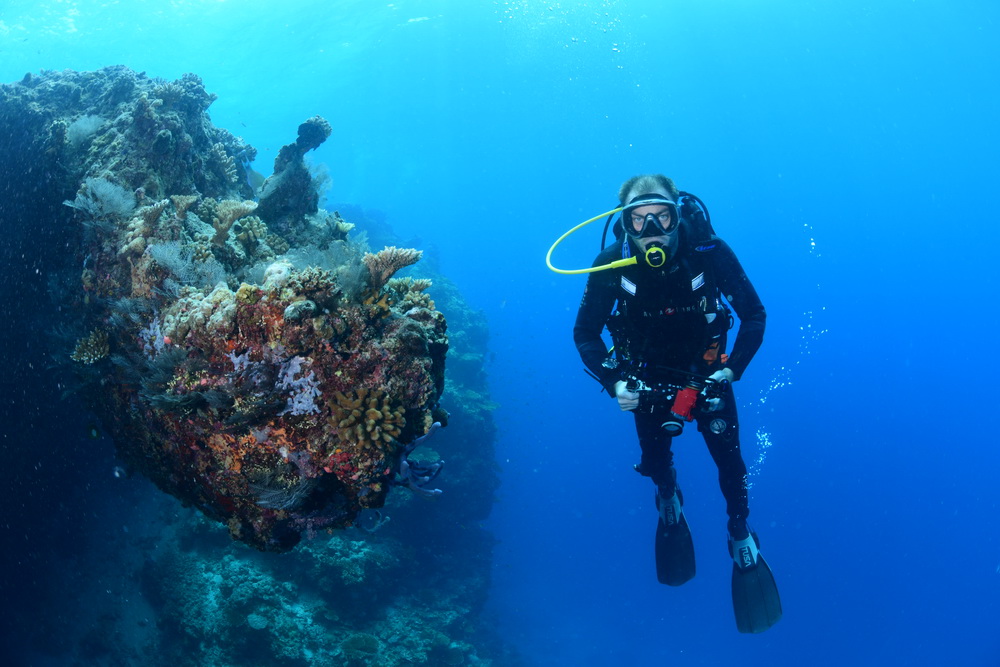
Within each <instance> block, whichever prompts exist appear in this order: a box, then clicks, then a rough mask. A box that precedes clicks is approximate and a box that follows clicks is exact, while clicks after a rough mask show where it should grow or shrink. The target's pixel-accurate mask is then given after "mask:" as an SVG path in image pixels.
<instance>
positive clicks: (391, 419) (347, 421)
mask: <svg viewBox="0 0 1000 667" xmlns="http://www.w3.org/2000/svg"><path fill="white" fill-rule="evenodd" d="M333 397H334V402H333V404H332V405H331V406H330V408H331V411H332V412H333V416H332V417H331V418H330V424H331V425H332V426H335V427H336V428H337V432H338V435H339V437H340V438H341V440H346V441H348V442H356V443H357V444H358V446H359V447H360V448H361V449H364V450H374V451H381V452H386V453H391V452H392V450H393V449H394V443H395V438H397V437H399V434H400V432H401V430H402V428H403V427H404V426H406V418H405V417H404V416H403V408H402V406H400V405H398V404H397V405H393V404H392V401H391V400H390V398H389V396H387V395H386V394H384V393H382V392H379V391H369V390H367V389H359V390H358V391H356V392H351V394H350V396H348V395H345V394H344V393H343V392H339V391H338V392H336V393H335V394H334V395H333Z"/></svg>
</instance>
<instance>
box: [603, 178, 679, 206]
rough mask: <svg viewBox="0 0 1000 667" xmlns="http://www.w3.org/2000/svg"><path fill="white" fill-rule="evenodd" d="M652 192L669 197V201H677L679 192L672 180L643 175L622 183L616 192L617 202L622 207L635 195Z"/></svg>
mask: <svg viewBox="0 0 1000 667" xmlns="http://www.w3.org/2000/svg"><path fill="white" fill-rule="evenodd" d="M654 192H657V193H660V194H665V195H669V196H670V198H671V199H673V200H674V201H677V198H678V197H679V196H680V191H679V190H678V189H677V186H676V185H674V182H673V180H671V179H669V178H667V177H666V176H664V175H663V174H643V175H641V176H633V177H632V178H630V179H628V180H627V181H625V182H624V183H622V187H621V189H619V190H618V201H619V202H621V205H622V206H625V205H626V204H628V202H629V200H630V199H633V198H634V197H635V196H637V195H648V194H652V193H654Z"/></svg>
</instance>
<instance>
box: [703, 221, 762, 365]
mask: <svg viewBox="0 0 1000 667" xmlns="http://www.w3.org/2000/svg"><path fill="white" fill-rule="evenodd" d="M713 255H714V258H715V261H716V276H717V277H718V278H717V280H718V284H719V289H721V290H722V294H723V296H725V297H726V301H728V302H729V303H730V304H731V305H732V306H733V310H735V311H736V316H737V317H739V318H740V328H739V332H738V333H737V334H736V342H734V343H733V351H732V352H731V353H730V355H729V362H728V363H727V364H726V365H727V367H728V368H729V369H731V370H732V371H733V377H734V378H735V379H737V380H739V379H740V378H741V377H742V376H743V371H745V370H746V369H747V366H748V365H749V364H750V360H751V359H753V356H754V354H756V353H757V349H758V348H759V347H760V344H761V343H762V342H763V341H764V323H765V320H766V317H767V314H766V313H765V312H764V304H762V303H761V301H760V297H758V296H757V290H755V289H754V287H753V284H751V282H750V279H749V278H747V274H746V272H744V271H743V267H742V266H740V261H739V260H738V259H736V254H735V253H734V252H733V251H732V248H730V247H729V246H728V245H727V244H726V243H725V241H722V240H721V239H720V240H719V245H718V247H716V249H715V250H714V251H713Z"/></svg>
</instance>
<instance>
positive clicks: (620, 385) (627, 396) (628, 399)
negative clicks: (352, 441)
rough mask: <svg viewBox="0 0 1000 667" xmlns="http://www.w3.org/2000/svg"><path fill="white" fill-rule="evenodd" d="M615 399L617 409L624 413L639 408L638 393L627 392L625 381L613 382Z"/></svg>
mask: <svg viewBox="0 0 1000 667" xmlns="http://www.w3.org/2000/svg"><path fill="white" fill-rule="evenodd" d="M615 398H617V399H618V407H620V408H621V409H622V410H624V411H626V412H627V411H629V410H635V409H636V408H637V407H639V392H637V391H629V390H628V383H627V382H625V380H619V381H618V382H615Z"/></svg>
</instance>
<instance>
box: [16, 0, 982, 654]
mask: <svg viewBox="0 0 1000 667" xmlns="http://www.w3.org/2000/svg"><path fill="white" fill-rule="evenodd" d="M114 64H124V65H127V66H129V67H131V68H133V69H135V70H138V71H142V70H144V71H146V72H147V73H148V74H149V75H150V76H156V77H161V78H164V79H168V80H172V79H175V78H178V77H180V76H181V75H182V74H184V73H185V72H195V73H197V74H198V75H200V76H201V77H202V78H203V79H204V81H205V84H206V87H207V89H208V90H209V91H211V92H214V93H216V94H218V95H219V99H218V101H217V102H216V103H215V104H214V105H213V106H212V108H211V109H210V113H211V116H212V119H213V121H214V122H215V123H216V124H217V125H219V126H221V127H225V128H228V129H229V130H231V131H232V132H233V133H234V134H238V135H241V136H243V137H244V138H245V139H247V140H248V141H249V142H250V143H251V144H253V145H254V146H256V147H257V148H258V149H259V150H260V157H259V158H258V162H257V163H256V166H258V167H259V168H260V169H261V170H262V171H267V167H268V166H269V165H270V163H271V160H272V159H273V157H274V155H275V153H276V150H277V149H278V148H279V147H280V146H281V145H282V144H284V143H287V142H288V141H289V140H290V139H291V138H292V137H293V136H294V131H295V128H296V126H297V125H298V123H300V122H302V121H303V120H305V119H306V118H308V117H309V116H312V115H314V114H320V115H322V116H324V117H325V118H327V119H328V120H329V121H330V122H331V124H332V125H333V127H334V135H333V136H332V137H331V139H330V141H328V142H327V143H326V144H325V145H324V146H323V147H322V148H321V149H320V150H319V151H317V153H316V155H315V162H317V163H323V164H325V166H326V169H327V170H328V173H329V175H330V178H331V181H332V186H331V189H330V192H329V194H328V205H329V207H330V208H335V207H336V205H337V204H338V203H340V202H343V203H352V204H357V205H360V206H363V207H365V208H371V209H378V210H381V211H384V212H385V214H386V217H387V220H388V221H389V222H390V224H391V225H392V226H393V227H394V228H395V229H396V231H397V232H398V233H399V234H400V235H401V236H403V237H404V238H408V239H411V240H412V241H411V243H412V244H414V245H417V246H418V247H425V248H433V249H435V252H436V254H437V255H438V257H439V258H440V263H441V268H442V270H443V271H444V272H445V273H447V274H448V275H449V276H451V277H452V278H453V279H454V280H455V281H456V282H457V283H458V285H459V287H460V288H461V289H462V290H463V292H464V293H465V296H466V297H467V299H468V300H469V301H470V302H471V303H472V305H473V306H474V307H476V308H479V309H482V310H483V311H485V313H486V314H487V316H488V318H489V322H490V327H491V337H492V338H491V340H492V346H493V349H494V351H495V353H496V357H495V361H494V362H493V363H492V365H491V366H490V367H489V369H488V371H489V374H490V377H491V382H492V387H493V392H494V398H495V399H496V400H497V401H498V402H499V404H500V408H499V409H498V411H497V413H496V418H497V420H498V422H499V424H500V426H501V435H500V441H499V444H498V459H499V461H498V463H499V464H500V466H501V468H502V473H501V474H502V480H503V487H502V489H501V492H500V496H499V502H498V504H497V505H496V507H495V508H494V512H493V516H492V518H491V528H492V530H493V532H494V534H495V535H496V537H497V538H498V539H499V540H500V541H501V542H500V545H499V547H498V549H497V552H496V559H495V563H494V564H493V578H494V589H493V593H492V597H491V601H490V610H491V613H494V614H495V615H496V617H497V623H498V624H499V626H500V628H501V629H502V631H503V633H504V635H505V636H506V637H507V638H509V639H510V641H512V642H513V643H514V644H515V645H516V646H517V648H518V650H520V651H521V653H522V654H523V655H524V656H525V657H526V658H527V660H528V661H529V663H530V664H539V665H543V664H566V665H580V664H585V665H663V664H671V665H716V664H723V663H725V662H730V661H736V660H739V661H740V663H741V664H743V665H802V664H810V665H840V664H845V663H850V664H860V665H885V664H893V665H932V664H956V665H996V664H1000V633H998V631H997V628H998V624H1000V623H998V622H1000V603H998V600H1000V537H998V535H1000V525H998V521H997V515H998V500H1000V490H998V489H1000V484H998V480H997V470H998V469H1000V448H998V445H1000V438H998V437H997V427H996V424H997V420H998V417H1000V415H998V410H997V407H996V406H997V404H998V400H1000V392H998V390H997V388H996V384H995V379H994V378H995V375H996V368H997V362H996V361H995V359H994V358H993V350H992V348H993V339H992V336H993V335H994V334H995V332H996V331H997V330H998V325H1000V321H998V316H997V306H996V303H995V299H996V293H997V287H998V285H997V280H996V269H995V268H994V267H995V252H996V248H997V243H998V241H1000V234H998V231H997V230H998V222H1000V220H998V216H997V213H996V211H997V205H996V201H995V195H996V192H997V182H998V178H1000V168H998V165H997V155H998V154H1000V137H998V130H997V125H996V119H997V118H1000V85H998V83H1000V81H998V72H1000V7H998V6H997V5H996V4H995V3H990V2H983V1H976V0H969V1H967V2H961V3H956V2H943V1H929V0H913V1H910V0H905V1H904V0H884V1H882V2H877V3H876V2H870V1H862V0H844V1H842V2H838V3H822V2H811V1H805V2H793V1H791V0H781V1H779V0H758V1H757V2H749V1H746V2H722V1H719V0H713V1H699V2H695V1H693V0H685V1H681V2H652V1H650V2H613V1H606V2H580V3H573V2H549V3H534V2H529V1H528V0H524V1H522V2H485V1H479V2H472V1H470V2H462V3H459V2H457V1H454V0H453V1H451V2H446V1H444V0H438V1H433V2H416V1H413V0H402V1H398V2H394V3H391V4H381V3H371V2H362V1H360V0H356V1H352V2H344V1H338V2H332V3H331V2H304V1H294V0H285V1H283V2H280V3H272V2H257V1H243V2H234V1H230V2H221V1H213V2H209V1H199V0H174V1H173V2H155V3H154V2H138V1H136V2H129V3H103V2H88V1H83V0H80V1H77V2H71V1H67V2H57V1H52V0H46V1H39V0H32V1H31V2H27V1H23V0H6V1H5V3H4V6H3V8H2V9H0V81H4V82H12V81H16V80H19V79H20V78H21V77H22V76H23V75H24V73H25V72H29V71H31V72H37V71H38V70H40V69H63V68H71V69H76V70H91V69H97V68H99V67H103V66H107V65H114ZM650 171H654V172H664V173H666V174H668V175H670V176H672V177H673V178H674V179H675V180H676V181H677V183H678V185H679V186H680V187H681V188H682V189H685V190H689V191H692V192H695V193H697V194H698V195H699V196H701V197H702V198H703V199H704V200H705V201H706V202H707V203H708V205H709V207H710V208H711V211H712V213H713V221H714V222H715V226H716V229H717V231H718V232H719V234H720V235H722V236H723V237H724V238H725V239H726V240H727V241H728V242H729V243H730V245H731V246H732V247H733V248H734V249H735V250H736V252H737V254H738V255H739V257H740V259H741V261H742V263H743V266H744V267H745V268H746V270H747V272H748V274H749V276H750V278H751V279H752V281H753V282H754V284H755V285H756V287H757V290H758V292H759V293H760V295H761V297H762V299H763V301H764V303H765V305H766V307H767V309H768V330H767V334H766V337H765V343H764V346H763V347H762V348H761V350H760V352H759V353H758V355H757V357H756V358H755V360H754V362H753V363H752V365H751V367H750V369H749V371H748V372H747V374H746V375H745V376H744V379H743V380H742V381H741V382H740V383H739V384H738V385H737V387H736V388H737V393H738V396H739V397H740V405H741V410H742V422H743V426H742V431H743V434H744V436H743V438H744V450H745V458H746V459H747V462H748V464H750V465H751V467H752V469H753V471H754V474H753V477H752V484H753V487H752V489H751V511H752V516H751V522H752V523H753V524H754V526H755V527H756V529H757V530H758V532H759V533H760V536H761V540H762V547H763V551H764V553H765V554H766V555H767V557H768V559H769V562H770V563H771V565H772V567H773V569H774V570H775V572H776V575H777V577H778V583H779V586H780V587H781V592H782V596H783V603H784V610H785V616H784V618H783V620H782V621H781V622H780V623H779V624H778V625H777V626H775V627H774V628H773V629H771V630H769V631H768V632H767V633H766V634H763V635H760V636H743V635H739V634H738V633H737V632H736V631H735V627H734V623H733V619H732V611H731V606H730V600H729V590H728V587H729V570H730V565H729V563H728V555H727V553H726V547H725V513H724V506H723V502H722V498H721V494H720V493H719V491H718V488H717V486H716V482H715V470H714V466H713V465H712V463H711V460H710V459H709V457H708V455H707V452H706V451H705V448H704V446H703V444H702V443H701V441H700V440H699V439H698V438H697V437H695V436H692V435H688V436H687V437H685V438H683V439H682V440H680V441H679V442H678V443H677V444H676V446H675V452H676V455H677V465H678V468H679V471H680V475H681V480H682V484H683V486H684V489H685V492H686V500H687V504H686V512H687V514H688V518H689V520H690V522H691V524H692V530H693V531H694V533H695V540H696V549H697V552H698V558H699V561H698V576H697V577H696V578H695V579H694V580H693V581H692V582H691V583H689V584H687V585H685V586H684V587H683V588H680V589H668V588H666V587H662V586H660V585H658V584H657V583H656V580H655V576H654V573H653V561H652V533H653V526H654V523H655V510H654V509H653V507H652V489H651V488H650V485H649V482H648V481H647V480H644V479H642V478H640V477H639V476H638V475H636V474H635V473H633V472H632V471H631V464H632V463H634V462H635V461H636V460H637V459H638V447H637V444H636V442H635V436H634V431H633V430H632V424H631V420H630V419H629V417H627V416H625V415H622V414H621V413H619V412H618V411H617V408H616V406H615V404H614V403H613V402H612V401H609V400H608V399H607V397H606V396H603V395H601V394H599V393H598V391H597V385H596V384H595V383H593V382H592V381H591V380H589V379H588V378H587V377H586V376H585V375H584V374H583V373H582V372H581V364H580V363H579V360H578V358H577V356H576V351H575V349H574V348H573V345H572V340H571V327H572V322H573V318H574V316H575V312H576V306H577V304H578V302H579V298H580V294H581V292H582V289H583V284H584V279H583V278H580V277H564V276H558V275H556V274H553V273H551V272H549V271H548V270H547V269H546V268H545V265H544V255H545V252H546V250H547V249H548V246H549V245H550V244H551V242H552V241H553V240H554V239H555V238H556V237H557V236H558V235H559V234H560V233H562V232H563V231H564V230H566V229H568V228H569V227H570V226H572V225H573V224H576V223H577V222H580V221H582V220H584V219H586V218H589V217H591V216H592V215H596V214H598V213H600V212H601V211H604V210H607V209H609V208H611V207H612V206H614V204H615V200H616V193H617V189H618V186H619V184H620V183H621V182H622V181H624V180H625V179H626V178H628V177H630V176H632V175H633V174H637V173H644V172H650ZM599 236H600V231H599V230H598V229H596V225H595V226H593V227H591V228H587V230H586V231H582V232H580V233H579V234H578V235H576V236H574V237H572V238H571V240H570V241H569V242H568V243H567V244H565V245H564V246H561V247H560V249H559V251H558V253H557V256H556V263H557V265H561V266H566V267H581V266H585V265H589V263H590V262H591V260H592V258H593V255H594V254H596V251H597V249H598V246H599ZM757 434H759V436H758V435H757ZM765 445H769V446H767V447H765ZM761 459H763V460H761ZM5 613H7V612H6V611H5Z"/></svg>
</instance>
